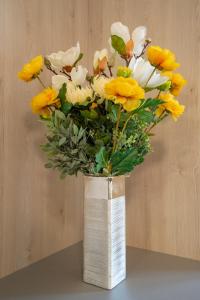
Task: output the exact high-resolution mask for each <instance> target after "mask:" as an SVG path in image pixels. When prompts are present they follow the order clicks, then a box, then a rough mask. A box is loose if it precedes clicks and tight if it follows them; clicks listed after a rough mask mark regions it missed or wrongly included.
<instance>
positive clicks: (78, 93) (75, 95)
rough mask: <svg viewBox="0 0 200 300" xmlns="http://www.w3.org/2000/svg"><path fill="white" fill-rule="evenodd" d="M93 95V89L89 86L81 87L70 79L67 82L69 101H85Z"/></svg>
mask: <svg viewBox="0 0 200 300" xmlns="http://www.w3.org/2000/svg"><path fill="white" fill-rule="evenodd" d="M91 97H92V89H91V88H89V87H85V88H80V87H78V86H76V85H75V84H74V83H73V82H71V81H69V82H68V84H67V101H69V102H70V103H72V104H76V103H79V104H81V103H84V102H85V101H86V100H87V98H91Z"/></svg>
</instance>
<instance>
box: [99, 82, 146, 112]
mask: <svg viewBox="0 0 200 300" xmlns="http://www.w3.org/2000/svg"><path fill="white" fill-rule="evenodd" d="M105 91H106V94H107V98H108V99H111V100H113V101H114V102H115V103H120V104H122V105H123V108H124V109H125V110H127V111H132V110H134V109H136V108H137V107H138V106H139V105H140V103H141V99H144V90H143V89H142V88H141V87H140V86H139V85H138V83H137V81H136V80H134V79H132V78H123V77H117V78H115V79H112V80H111V81H110V82H108V83H107V84H106V85H105Z"/></svg>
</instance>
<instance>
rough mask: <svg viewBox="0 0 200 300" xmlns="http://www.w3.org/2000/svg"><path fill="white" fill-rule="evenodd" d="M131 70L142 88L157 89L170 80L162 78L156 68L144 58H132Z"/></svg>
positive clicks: (165, 77)
mask: <svg viewBox="0 0 200 300" xmlns="http://www.w3.org/2000/svg"><path fill="white" fill-rule="evenodd" d="M129 68H130V69H131V70H132V77H133V78H134V79H135V80H137V82H138V83H139V85H140V86H141V87H147V88H156V87H158V86H160V85H162V84H164V83H165V82H166V81H168V80H169V78H168V77H167V76H161V75H160V73H158V72H156V71H154V69H155V68H154V67H153V66H152V65H151V64H150V63H149V62H148V61H146V60H144V59H143V58H142V57H140V58H138V59H135V57H132V59H131V61H130V64H129ZM153 71H154V73H153ZM152 73H153V75H151V74H152Z"/></svg>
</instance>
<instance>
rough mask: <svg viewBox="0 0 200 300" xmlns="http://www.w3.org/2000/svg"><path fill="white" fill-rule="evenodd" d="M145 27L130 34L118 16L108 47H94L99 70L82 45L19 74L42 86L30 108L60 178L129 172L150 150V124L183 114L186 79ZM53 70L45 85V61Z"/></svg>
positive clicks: (35, 62)
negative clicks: (85, 60) (87, 63)
mask: <svg viewBox="0 0 200 300" xmlns="http://www.w3.org/2000/svg"><path fill="white" fill-rule="evenodd" d="M150 43H151V41H150V39H147V38H146V28H145V27H144V26H139V27H137V28H136V29H135V30H134V31H133V32H132V35H130V32H129V29H128V27H127V26H125V25H123V24H122V23H120V22H116V23H113V24H112V25H111V37H110V38H109V48H110V50H109V51H108V50H107V49H103V50H101V51H96V52H95V54H94V60H93V73H92V74H89V72H88V70H87V69H86V68H85V67H83V66H82V65H80V61H81V59H82V57H83V54H82V53H81V51H80V45H79V43H77V45H76V46H75V47H72V48H70V49H69V50H67V51H66V52H63V51H59V52H57V53H52V54H50V55H47V56H46V57H42V56H41V55H40V56H37V57H35V58H34V59H32V60H31V61H30V62H29V63H28V64H26V65H25V66H24V67H23V69H22V70H21V71H20V72H19V73H18V76H19V78H20V79H22V80H24V81H27V82H30V81H32V80H34V79H38V80H39V82H40V83H41V85H42V86H43V88H44V89H43V90H42V91H41V93H39V94H38V95H36V96H35V97H33V99H32V101H31V107H32V111H33V113H35V114H38V115H39V116H40V120H41V121H42V122H44V124H45V125H46V127H47V141H46V143H45V144H44V145H42V149H43V150H44V151H45V152H46V153H47V156H48V162H47V163H46V167H48V168H53V169H58V170H59V171H60V173H61V177H65V175H73V174H77V173H78V172H82V173H83V174H85V175H87V174H91V175H94V176H117V175H122V174H126V173H129V172H131V171H132V170H133V168H134V167H135V166H136V165H138V164H140V163H142V162H143V160H144V156H145V155H146V154H147V153H148V152H149V151H150V150H151V146H150V137H151V135H152V132H151V130H152V128H153V127H154V126H155V125H157V124H158V123H160V122H161V121H162V120H164V119H165V118H166V117H168V116H171V117H172V118H173V119H174V120H177V118H178V117H179V116H180V115H181V114H182V113H183V112H184V106H183V105H181V104H180V103H179V102H178V100H177V99H176V98H175V97H176V96H178V95H179V93H180V91H181V89H182V87H183V86H184V85H185V83H186V80H185V79H184V78H183V77H182V75H181V74H179V73H174V72H173V71H174V70H175V69H176V68H178V67H179V63H177V62H176V58H175V55H174V54H173V53H172V52H171V51H170V50H168V49H163V48H160V47H159V46H151V45H150ZM44 66H45V67H46V68H47V69H48V70H49V71H51V72H52V74H53V76H52V82H51V85H50V86H46V85H45V84H44V83H43V82H42V79H41V77H40V75H41V72H42V71H43V67H44Z"/></svg>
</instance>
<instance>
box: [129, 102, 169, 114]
mask: <svg viewBox="0 0 200 300" xmlns="http://www.w3.org/2000/svg"><path fill="white" fill-rule="evenodd" d="M163 102H164V101H162V100H160V99H157V98H156V99H154V98H148V99H147V100H144V101H143V102H142V104H141V105H140V106H139V107H138V108H137V109H136V110H135V111H134V112H135V113H136V112H138V111H140V110H141V109H144V108H152V109H156V107H157V106H158V105H160V104H162V103H163Z"/></svg>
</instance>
